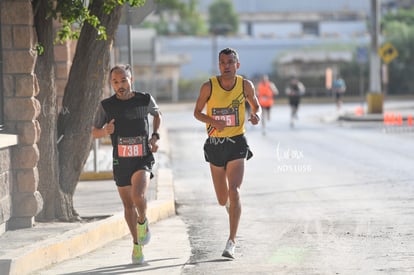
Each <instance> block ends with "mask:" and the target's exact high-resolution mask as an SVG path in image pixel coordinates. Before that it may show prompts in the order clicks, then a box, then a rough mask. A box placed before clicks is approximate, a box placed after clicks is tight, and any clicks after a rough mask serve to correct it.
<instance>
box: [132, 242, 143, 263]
mask: <svg viewBox="0 0 414 275" xmlns="http://www.w3.org/2000/svg"><path fill="white" fill-rule="evenodd" d="M143 262H144V254H143V253H142V245H140V244H134V249H133V250H132V263H133V264H142V263H143Z"/></svg>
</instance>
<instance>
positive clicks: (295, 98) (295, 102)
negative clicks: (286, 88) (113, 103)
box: [289, 95, 300, 107]
mask: <svg viewBox="0 0 414 275" xmlns="http://www.w3.org/2000/svg"><path fill="white" fill-rule="evenodd" d="M299 103H300V96H299V95H291V96H289V105H290V106H293V107H298V106H299Z"/></svg>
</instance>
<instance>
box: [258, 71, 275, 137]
mask: <svg viewBox="0 0 414 275" xmlns="http://www.w3.org/2000/svg"><path fill="white" fill-rule="evenodd" d="M278 94H279V90H278V89H277V87H276V85H275V84H274V83H273V82H272V81H270V80H269V76H268V75H266V74H265V75H263V76H262V79H261V80H260V82H259V83H258V84H257V97H258V99H259V104H260V106H261V107H262V110H263V118H262V134H263V135H265V134H266V120H267V121H268V122H269V121H270V113H271V109H272V106H273V103H274V96H276V95H278Z"/></svg>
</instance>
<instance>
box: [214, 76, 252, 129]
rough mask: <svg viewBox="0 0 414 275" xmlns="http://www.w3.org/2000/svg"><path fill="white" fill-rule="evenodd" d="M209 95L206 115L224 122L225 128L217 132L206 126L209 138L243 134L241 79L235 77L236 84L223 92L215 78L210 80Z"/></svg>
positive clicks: (243, 106) (243, 110) (243, 112)
mask: <svg viewBox="0 0 414 275" xmlns="http://www.w3.org/2000/svg"><path fill="white" fill-rule="evenodd" d="M210 83H211V95H210V98H209V100H208V101H207V115H208V116H210V117H212V118H214V119H216V120H224V121H226V127H225V128H224V129H223V130H222V131H218V130H217V129H215V128H214V127H212V126H211V125H210V124H208V123H207V124H206V128H207V133H208V135H209V136H211V137H233V136H237V135H242V134H244V132H245V129H244V119H245V95H244V89H243V77H242V76H240V75H237V76H236V83H235V85H234V87H233V88H232V89H231V90H225V89H224V88H223V87H222V86H221V85H220V82H219V80H218V78H217V76H214V77H211V78H210Z"/></svg>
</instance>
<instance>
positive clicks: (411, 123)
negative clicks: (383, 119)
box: [407, 114, 413, 126]
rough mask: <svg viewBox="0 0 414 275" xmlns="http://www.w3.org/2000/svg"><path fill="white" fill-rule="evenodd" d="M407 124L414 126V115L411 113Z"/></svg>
mask: <svg viewBox="0 0 414 275" xmlns="http://www.w3.org/2000/svg"><path fill="white" fill-rule="evenodd" d="M407 124H408V126H413V116H412V115H411V114H409V115H408V116H407Z"/></svg>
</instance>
